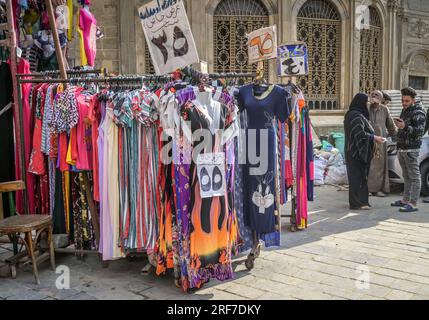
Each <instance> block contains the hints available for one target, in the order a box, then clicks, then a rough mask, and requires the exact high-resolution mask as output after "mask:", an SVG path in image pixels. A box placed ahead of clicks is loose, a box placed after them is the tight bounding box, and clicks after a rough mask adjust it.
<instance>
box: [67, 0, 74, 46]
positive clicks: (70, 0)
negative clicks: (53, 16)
mask: <svg viewBox="0 0 429 320" xmlns="http://www.w3.org/2000/svg"><path fill="white" fill-rule="evenodd" d="M67 7H68V8H69V30H68V32H67V38H68V40H69V41H72V39H73V0H67Z"/></svg>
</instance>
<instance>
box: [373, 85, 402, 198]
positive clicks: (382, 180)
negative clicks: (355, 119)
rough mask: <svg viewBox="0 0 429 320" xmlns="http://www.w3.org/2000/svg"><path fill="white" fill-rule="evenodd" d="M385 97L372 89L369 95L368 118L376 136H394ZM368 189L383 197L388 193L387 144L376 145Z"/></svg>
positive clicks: (394, 128) (394, 130) (393, 125)
mask: <svg viewBox="0 0 429 320" xmlns="http://www.w3.org/2000/svg"><path fill="white" fill-rule="evenodd" d="M383 102H385V97H384V96H383V93H382V92H381V91H374V92H373V93H372V94H371V97H370V109H369V119H370V122H371V125H372V127H373V128H374V131H375V134H376V135H377V136H380V137H383V138H387V137H389V136H390V137H392V138H393V137H396V133H397V131H396V127H395V124H394V122H393V118H392V116H391V115H390V111H389V109H388V108H387V107H386V106H385V105H384V104H383ZM368 190H369V192H370V193H371V194H372V195H373V196H376V197H380V198H384V197H385V196H386V193H390V181H389V163H388V155H387V145H386V144H380V145H376V149H375V154H374V157H373V158H372V161H371V168H370V170H369V177H368Z"/></svg>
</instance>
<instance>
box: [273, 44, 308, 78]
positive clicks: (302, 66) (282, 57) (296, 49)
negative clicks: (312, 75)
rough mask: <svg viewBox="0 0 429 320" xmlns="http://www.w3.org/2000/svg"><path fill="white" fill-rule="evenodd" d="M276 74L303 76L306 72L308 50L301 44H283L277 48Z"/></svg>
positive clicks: (281, 75)
mask: <svg viewBox="0 0 429 320" xmlns="http://www.w3.org/2000/svg"><path fill="white" fill-rule="evenodd" d="M277 51H278V75H279V76H280V77H284V76H289V77H290V76H303V75H306V74H308V50H307V46H306V45H305V44H304V43H302V44H285V45H282V46H280V47H279V48H278V50H277Z"/></svg>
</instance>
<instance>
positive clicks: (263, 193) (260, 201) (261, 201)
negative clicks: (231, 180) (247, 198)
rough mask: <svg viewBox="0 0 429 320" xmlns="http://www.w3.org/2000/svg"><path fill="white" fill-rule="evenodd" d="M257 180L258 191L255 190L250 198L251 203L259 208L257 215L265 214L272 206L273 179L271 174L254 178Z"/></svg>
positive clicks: (273, 201) (273, 198) (273, 199)
mask: <svg viewBox="0 0 429 320" xmlns="http://www.w3.org/2000/svg"><path fill="white" fill-rule="evenodd" d="M256 179H258V182H259V184H258V189H257V190H255V192H254V193H253V196H252V202H253V204H254V205H255V206H257V207H258V208H259V214H265V212H266V210H267V209H269V208H271V207H272V206H274V203H275V197H274V194H273V190H271V186H270V185H271V183H272V181H273V179H274V174H273V173H272V172H269V173H267V175H265V176H256Z"/></svg>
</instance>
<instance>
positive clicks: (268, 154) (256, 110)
mask: <svg viewBox="0 0 429 320" xmlns="http://www.w3.org/2000/svg"><path fill="white" fill-rule="evenodd" d="M257 89H258V88H257V86H255V85H253V84H251V85H246V86H243V87H242V88H241V89H240V91H239V93H238V97H237V100H238V105H239V108H240V111H243V110H246V111H247V117H248V119H247V122H248V126H247V129H246V140H247V141H246V147H247V148H246V152H245V153H246V159H247V161H246V164H245V165H244V166H243V180H244V186H245V187H244V213H245V214H244V216H245V221H246V224H247V225H248V226H249V227H250V228H251V229H252V230H254V231H256V233H257V234H258V235H259V237H261V238H262V239H264V235H268V234H272V233H275V232H276V231H277V229H276V217H275V211H276V209H277V208H276V183H275V179H276V161H277V144H276V141H277V137H276V129H275V128H276V121H280V122H282V123H284V122H285V121H286V120H287V119H288V117H289V114H290V111H289V107H288V103H287V97H288V93H287V92H286V91H285V90H284V89H283V88H281V87H280V86H271V87H270V88H269V89H268V91H266V92H265V93H263V94H262V95H261V96H260V97H257V96H256V95H255V93H257V92H256V91H258V90H257ZM255 138H256V139H255ZM261 146H262V148H261ZM255 169H256V170H255ZM268 238H271V237H268ZM276 242H277V241H276ZM266 245H267V243H266Z"/></svg>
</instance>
